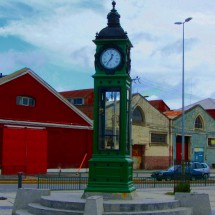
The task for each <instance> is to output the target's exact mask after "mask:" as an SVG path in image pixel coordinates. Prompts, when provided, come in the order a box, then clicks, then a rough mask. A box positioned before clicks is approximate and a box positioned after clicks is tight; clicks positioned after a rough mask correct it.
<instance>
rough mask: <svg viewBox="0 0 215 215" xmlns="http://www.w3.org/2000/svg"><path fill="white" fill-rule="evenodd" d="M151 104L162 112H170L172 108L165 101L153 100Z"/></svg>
mask: <svg viewBox="0 0 215 215" xmlns="http://www.w3.org/2000/svg"><path fill="white" fill-rule="evenodd" d="M149 103H150V104H151V105H152V106H153V107H154V108H156V109H157V110H159V111H160V112H162V113H163V112H166V111H170V108H169V107H168V106H167V104H166V103H165V102H164V101H163V100H151V101H149Z"/></svg>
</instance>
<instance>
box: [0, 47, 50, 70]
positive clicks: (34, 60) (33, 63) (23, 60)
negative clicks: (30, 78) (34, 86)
mask: <svg viewBox="0 0 215 215" xmlns="http://www.w3.org/2000/svg"><path fill="white" fill-rule="evenodd" d="M0 61H1V62H4V63H1V64H0V71H1V72H4V74H8V72H14V71H15V70H16V69H17V70H19V69H21V68H24V67H32V68H34V69H38V68H40V67H41V66H43V65H44V64H45V62H46V57H45V56H44V54H43V53H41V52H37V51H35V52H32V51H30V52H29V51H27V52H16V51H13V50H12V51H8V52H7V53H1V54H0Z"/></svg>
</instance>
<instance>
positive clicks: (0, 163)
mask: <svg viewBox="0 0 215 215" xmlns="http://www.w3.org/2000/svg"><path fill="white" fill-rule="evenodd" d="M2 145H3V127H0V168H1V167H2Z"/></svg>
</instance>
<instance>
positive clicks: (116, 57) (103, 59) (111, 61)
mask: <svg viewBox="0 0 215 215" xmlns="http://www.w3.org/2000/svg"><path fill="white" fill-rule="evenodd" d="M121 61H122V57H121V53H120V52H119V51H118V50H117V49H115V48H107V49H105V50H104V51H103V52H102V53H101V55H100V63H101V65H102V66H103V67H104V68H106V69H110V70H113V69H115V68H117V67H118V66H119V65H120V63H121Z"/></svg>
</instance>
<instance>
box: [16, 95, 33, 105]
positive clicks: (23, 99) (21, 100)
mask: <svg viewBox="0 0 215 215" xmlns="http://www.w3.org/2000/svg"><path fill="white" fill-rule="evenodd" d="M16 104H17V105H22V106H31V107H34V106H35V99H34V98H32V97H28V96H17V97H16Z"/></svg>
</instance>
